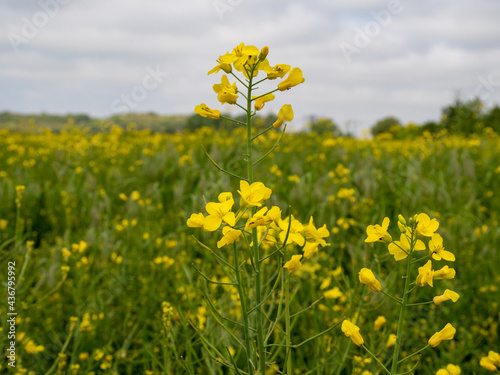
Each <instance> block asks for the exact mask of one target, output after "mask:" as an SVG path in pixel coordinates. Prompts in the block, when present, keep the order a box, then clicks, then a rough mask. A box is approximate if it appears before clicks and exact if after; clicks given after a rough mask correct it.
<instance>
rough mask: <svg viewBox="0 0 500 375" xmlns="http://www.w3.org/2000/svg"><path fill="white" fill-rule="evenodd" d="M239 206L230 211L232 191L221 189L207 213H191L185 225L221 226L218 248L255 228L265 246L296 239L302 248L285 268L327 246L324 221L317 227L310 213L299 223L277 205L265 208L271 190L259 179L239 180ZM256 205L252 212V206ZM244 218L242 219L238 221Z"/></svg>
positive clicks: (206, 228)
mask: <svg viewBox="0 0 500 375" xmlns="http://www.w3.org/2000/svg"><path fill="white" fill-rule="evenodd" d="M238 194H239V195H240V200H239V209H238V210H237V211H236V212H235V211H233V206H234V204H235V202H234V199H233V194H232V193H230V192H224V193H220V194H219V196H218V202H209V203H207V204H206V205H205V210H206V212H207V214H208V215H207V216H205V215H204V214H203V213H194V214H192V215H191V217H190V218H189V219H188V220H187V225H188V227H191V228H201V229H202V230H203V231H205V232H214V231H217V230H218V229H220V228H221V226H222V238H221V239H220V240H219V241H218V242H217V247H218V248H221V247H224V246H226V245H231V244H233V243H234V242H236V240H237V239H238V238H239V237H240V236H241V234H242V233H245V234H247V235H251V230H252V229H254V228H256V229H257V235H258V240H259V243H261V244H263V245H264V246H269V245H277V246H284V245H285V244H292V243H295V244H297V245H299V246H301V248H302V252H303V253H302V254H300V255H293V256H292V259H291V260H289V261H288V262H286V263H285V265H284V268H287V269H288V270H289V271H290V272H292V273H293V272H295V271H296V270H298V269H299V268H300V267H301V265H302V264H301V261H300V260H301V259H302V258H304V259H308V258H311V257H312V255H313V254H314V253H315V252H316V250H317V248H318V246H322V247H323V246H328V245H329V243H327V242H326V241H325V238H326V237H328V236H329V235H330V232H329V231H328V229H327V228H326V225H323V226H322V227H320V228H316V226H315V225H314V222H313V218H312V217H311V218H310V220H309V222H308V223H307V224H302V223H301V222H300V221H298V220H297V219H295V218H294V217H293V216H290V217H287V218H285V219H282V218H281V216H282V211H281V209H280V208H279V207H277V206H272V207H271V208H268V207H267V206H264V202H265V201H266V200H268V199H269V198H270V197H271V194H272V190H271V189H270V188H268V187H266V186H265V185H264V184H263V183H262V182H254V183H252V184H251V185H250V184H249V183H248V182H247V181H244V180H241V181H240V189H239V190H238ZM253 207H257V208H259V210H258V211H256V212H255V213H254V214H252V212H251V208H253ZM242 220H245V223H244V224H243V223H240V221H242Z"/></svg>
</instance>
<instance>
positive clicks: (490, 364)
mask: <svg viewBox="0 0 500 375" xmlns="http://www.w3.org/2000/svg"><path fill="white" fill-rule="evenodd" d="M479 365H480V366H481V367H483V368H485V369H487V370H490V371H497V370H498V368H500V354H498V353H497V352H494V351H493V350H490V351H489V352H488V356H487V357H483V358H481V360H480V361H479Z"/></svg>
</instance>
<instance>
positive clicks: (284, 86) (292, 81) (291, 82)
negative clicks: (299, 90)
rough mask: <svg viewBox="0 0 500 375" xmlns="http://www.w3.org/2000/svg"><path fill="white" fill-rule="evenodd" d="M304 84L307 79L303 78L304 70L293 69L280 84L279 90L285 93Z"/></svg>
mask: <svg viewBox="0 0 500 375" xmlns="http://www.w3.org/2000/svg"><path fill="white" fill-rule="evenodd" d="M303 82H305V78H304V77H302V70H300V68H293V69H292V70H291V71H290V73H288V77H286V79H285V80H283V81H281V82H280V83H279V84H278V90H280V91H285V90H288V89H290V88H292V87H294V86H297V85H299V84H301V83H303Z"/></svg>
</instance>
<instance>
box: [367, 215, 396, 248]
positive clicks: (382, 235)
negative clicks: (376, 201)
mask: <svg viewBox="0 0 500 375" xmlns="http://www.w3.org/2000/svg"><path fill="white" fill-rule="evenodd" d="M390 221H391V220H390V219H389V218H388V217H386V218H384V220H383V221H382V226H380V225H378V224H375V225H368V227H367V228H366V234H367V235H368V237H367V238H366V239H365V242H368V243H371V242H377V241H381V242H387V243H389V242H392V237H391V235H390V234H389V233H388V232H387V229H389V223H390Z"/></svg>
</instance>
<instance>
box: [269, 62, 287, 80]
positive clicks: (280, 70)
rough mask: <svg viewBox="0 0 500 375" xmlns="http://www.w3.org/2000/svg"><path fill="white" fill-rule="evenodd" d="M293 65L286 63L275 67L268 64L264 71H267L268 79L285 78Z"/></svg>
mask: <svg viewBox="0 0 500 375" xmlns="http://www.w3.org/2000/svg"><path fill="white" fill-rule="evenodd" d="M290 68H291V66H290V65H286V64H278V65H275V66H274V67H271V66H267V67H266V68H264V72H265V73H267V79H276V78H283V77H284V76H285V74H287V73H288V72H289V71H290Z"/></svg>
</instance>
